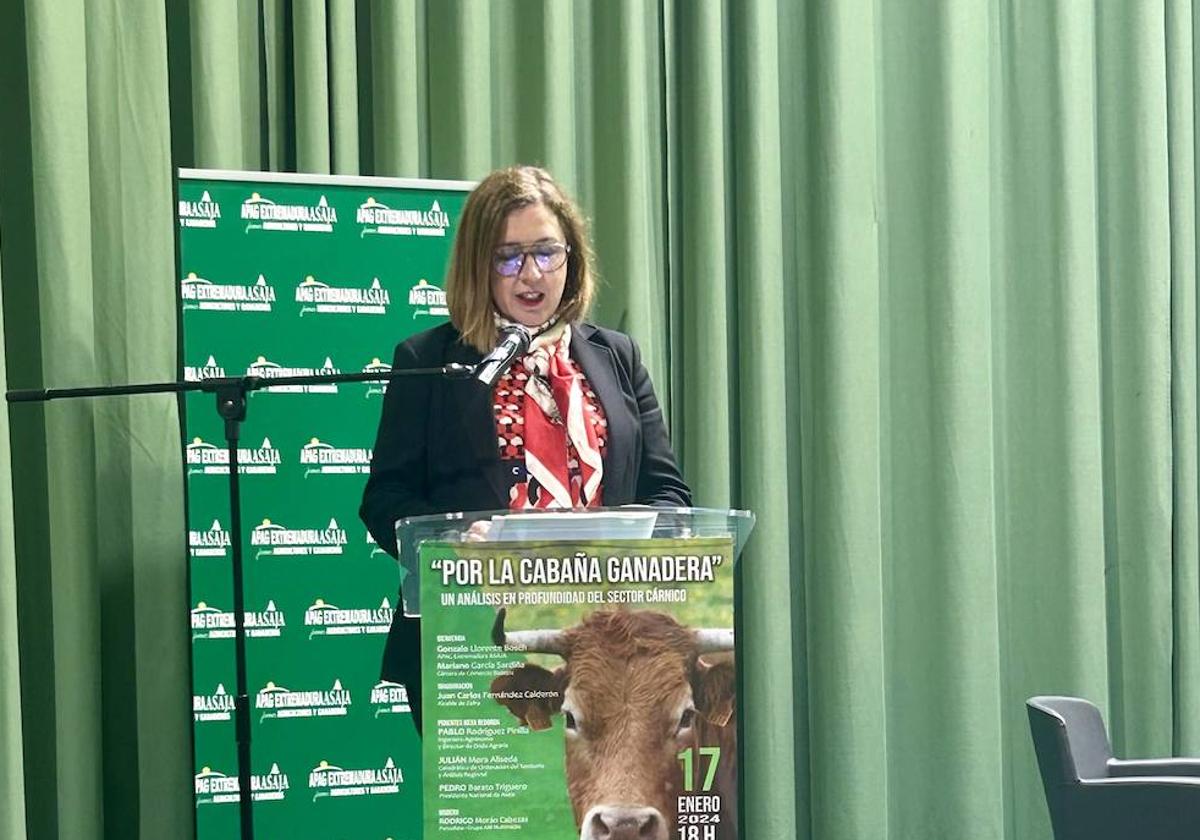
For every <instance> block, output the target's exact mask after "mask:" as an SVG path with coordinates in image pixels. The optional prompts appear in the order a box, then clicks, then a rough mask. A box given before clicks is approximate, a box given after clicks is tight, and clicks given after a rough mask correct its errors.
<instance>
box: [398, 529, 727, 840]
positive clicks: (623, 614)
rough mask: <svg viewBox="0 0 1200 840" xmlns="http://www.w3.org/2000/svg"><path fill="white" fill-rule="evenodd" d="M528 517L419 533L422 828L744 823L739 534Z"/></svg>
mask: <svg viewBox="0 0 1200 840" xmlns="http://www.w3.org/2000/svg"><path fill="white" fill-rule="evenodd" d="M545 519H546V521H547V522H549V521H551V520H552V519H553V517H552V516H549V515H547V516H546V517H545ZM632 527H634V528H636V527H637V525H636V523H634V524H633V526H632ZM520 531H521V528H520V527H518V528H513V529H508V533H509V538H508V541H505V542H451V541H437V540H427V541H425V542H423V543H422V544H421V545H420V548H419V551H418V557H417V562H418V564H419V574H420V611H421V621H422V679H423V703H424V710H425V711H424V715H425V742H424V774H425V834H424V836H425V837H426V838H438V837H456V836H457V837H461V836H463V835H464V834H465V835H466V836H487V837H491V836H496V835H495V834H494V832H497V831H503V832H505V833H504V835H503V836H506V837H512V838H514V840H561V838H565V837H582V838H585V840H587V838H593V837H610V836H629V837H639V838H652V839H653V840H668V839H669V840H733V839H734V838H736V837H737V807H738V804H737V741H736V708H737V698H736V696H735V692H736V688H735V686H736V662H735V658H734V650H733V642H734V635H733V634H734V631H733V627H734V601H733V587H734V575H733V571H734V541H733V538H732V537H729V536H725V537H703V538H695V537H693V538H687V539H671V538H655V539H648V538H641V539H638V538H633V539H604V538H588V539H579V538H575V539H558V540H544V539H542V540H520V539H512V536H513V535H514V534H517V535H519V534H520ZM630 832H632V833H630Z"/></svg>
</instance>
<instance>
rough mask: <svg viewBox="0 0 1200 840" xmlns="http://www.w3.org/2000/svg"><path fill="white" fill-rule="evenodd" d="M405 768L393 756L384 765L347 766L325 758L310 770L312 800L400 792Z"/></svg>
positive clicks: (309, 786)
mask: <svg viewBox="0 0 1200 840" xmlns="http://www.w3.org/2000/svg"><path fill="white" fill-rule="evenodd" d="M402 784H404V772H403V771H402V770H401V769H400V768H399V767H397V766H396V762H394V761H393V760H392V759H391V758H390V757H389V758H388V759H387V761H385V762H384V763H383V766H382V767H362V768H346V767H339V766H338V765H336V764H331V763H330V762H328V761H325V760H322V761H321V763H320V764H318V765H317V766H316V767H314V768H313V769H312V770H311V771H310V772H309V774H308V789H309V790H311V791H312V794H313V801H314V802H315V801H316V800H318V799H321V798H324V797H326V796H378V795H381V794H389V793H399V792H400V785H402Z"/></svg>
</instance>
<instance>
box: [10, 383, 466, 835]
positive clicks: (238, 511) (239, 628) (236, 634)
mask: <svg viewBox="0 0 1200 840" xmlns="http://www.w3.org/2000/svg"><path fill="white" fill-rule="evenodd" d="M474 371H475V368H474V366H472V365H460V364H449V365H445V366H443V367H436V368H409V369H407V370H396V371H391V372H389V373H339V374H334V375H331V376H322V375H320V374H314V375H312V376H287V377H278V378H264V377H260V376H241V377H224V378H220V379H202V380H200V381H199V382H159V383H150V384H142V385H114V386H101V387H90V388H58V389H46V390H37V389H33V390H16V391H9V392H8V393H7V394H5V398H6V399H7V400H8V402H10V403H20V402H49V401H50V400H56V399H74V398H78V397H109V396H127V395H130V394H183V393H189V392H192V391H203V392H208V393H212V394H215V395H216V399H217V413H218V414H219V415H221V419H223V420H224V421H225V445H226V447H227V449H228V451H229V510H230V524H229V536H230V543H231V547H232V549H233V551H232V557H231V559H232V563H231V565H232V567H233V568H232V572H233V641H234V657H235V660H236V668H237V674H236V680H237V687H236V695H235V698H234V731H235V737H236V738H237V761H238V795H239V800H238V808H239V815H240V821H241V837H242V840H253V838H254V792H253V790H252V789H251V780H250V775H251V774H250V697H249V691H248V683H247V678H246V624H245V622H246V614H245V600H246V599H245V590H244V585H243V581H244V567H243V562H242V499H241V485H240V482H239V475H238V473H239V469H238V442H239V440H240V439H241V429H242V422H243V421H245V419H246V404H247V395H248V394H249V393H250V392H252V391H258V390H262V389H264V388H271V387H274V386H279V385H317V384H328V383H331V382H380V381H384V380H386V381H389V382H390V381H392V380H393V379H402V378H404V377H408V376H437V377H443V378H447V379H465V378H466V377H468V376H471V375H472V374H473V373H474Z"/></svg>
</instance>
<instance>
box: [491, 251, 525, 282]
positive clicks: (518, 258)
mask: <svg viewBox="0 0 1200 840" xmlns="http://www.w3.org/2000/svg"><path fill="white" fill-rule="evenodd" d="M524 256H525V255H524V254H522V253H521V252H520V251H518V252H517V253H515V254H497V255H496V273H497V274H499V275H501V276H502V277H515V276H516V275H518V274H520V273H521V262H522V260H523V258H524Z"/></svg>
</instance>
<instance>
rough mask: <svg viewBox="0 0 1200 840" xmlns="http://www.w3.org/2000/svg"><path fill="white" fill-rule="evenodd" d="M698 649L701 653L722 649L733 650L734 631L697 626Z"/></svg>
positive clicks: (694, 631)
mask: <svg viewBox="0 0 1200 840" xmlns="http://www.w3.org/2000/svg"><path fill="white" fill-rule="evenodd" d="M692 632H693V633H695V634H696V649H697V651H698V652H699V653H716V652H717V651H722V650H733V631H732V630H722V629H710V628H697V629H695V630H693V631H692Z"/></svg>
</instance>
